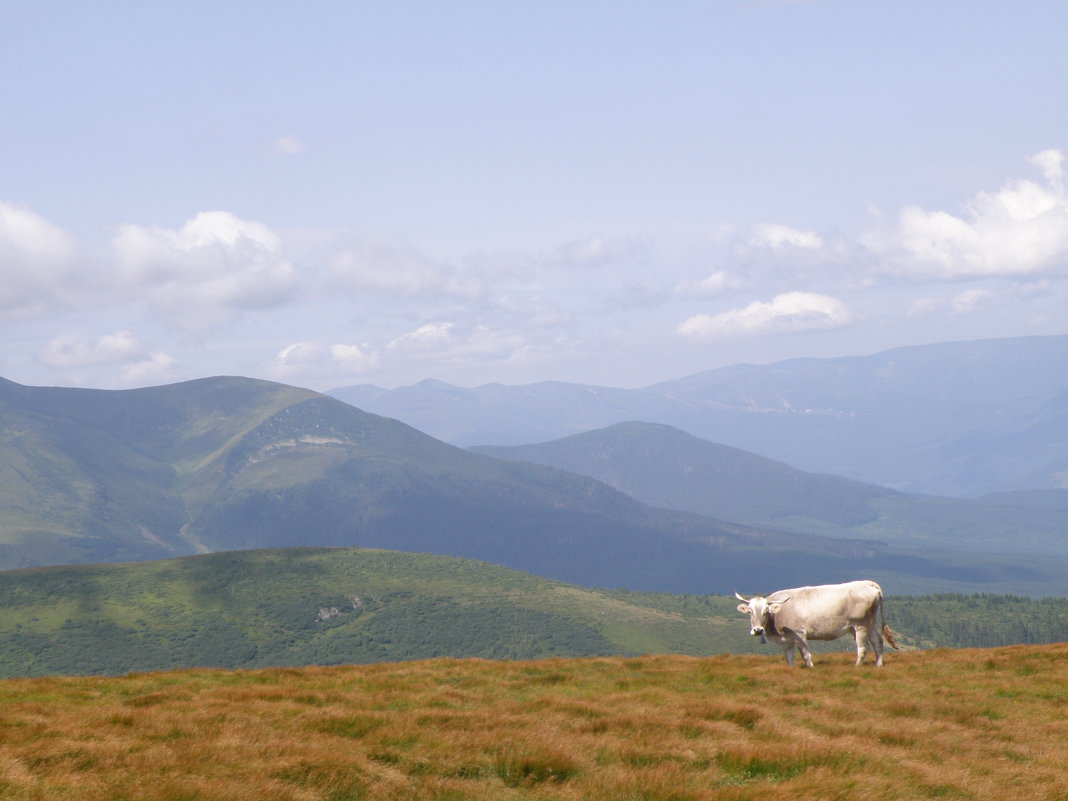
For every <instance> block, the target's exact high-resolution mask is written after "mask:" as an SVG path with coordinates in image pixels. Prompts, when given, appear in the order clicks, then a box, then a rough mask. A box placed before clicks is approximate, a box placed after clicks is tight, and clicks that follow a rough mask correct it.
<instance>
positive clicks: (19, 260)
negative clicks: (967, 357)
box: [0, 201, 77, 311]
mask: <svg viewBox="0 0 1068 801" xmlns="http://www.w3.org/2000/svg"><path fill="white" fill-rule="evenodd" d="M76 254H77V246H76V244H75V242H74V239H73V238H72V237H71V236H70V235H69V234H67V233H66V232H65V231H64V230H63V229H61V228H59V227H58V226H56V225H54V224H52V223H50V222H48V221H47V220H45V219H44V218H43V217H41V216H39V215H38V214H36V213H34V212H33V211H30V210H29V209H27V208H25V207H24V206H18V205H12V204H9V203H4V202H2V201H0V311H15V310H39V309H41V308H42V307H45V306H48V305H50V304H51V303H53V302H54V301H55V300H56V299H57V298H58V297H59V296H60V295H61V294H62V292H63V290H64V289H65V288H67V287H66V286H65V285H66V284H68V283H69V282H70V281H71V280H72V279H73V278H74V277H75V275H74V259H75V256H76Z"/></svg>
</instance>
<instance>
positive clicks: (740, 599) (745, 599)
mask: <svg viewBox="0 0 1068 801" xmlns="http://www.w3.org/2000/svg"><path fill="white" fill-rule="evenodd" d="M734 597H735V598H737V599H738V600H739V601H744V602H745V603H749V599H748V598H743V597H742V596H741V595H739V594H738V590H735V591H734Z"/></svg>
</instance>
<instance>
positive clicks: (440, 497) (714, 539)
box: [0, 377, 879, 592]
mask: <svg viewBox="0 0 1068 801" xmlns="http://www.w3.org/2000/svg"><path fill="white" fill-rule="evenodd" d="M0 423H2V432H3V433H2V440H0V486H2V488H3V489H2V490H0V567H5V568H14V567H24V566H32V565H48V564H66V563H85V562H124V561H132V560H145V559H157V558H161V557H168V556H180V555H185V554H192V553H203V552H212V551H227V550H240V549H252V548H278V547H293V546H304V545H318V546H333V545H358V546H364V547H376V548H389V549H395V550H402V551H421V552H427V553H436V554H445V555H452V556H459V557H467V558H475V559H481V560H485V561H490V562H494V563H498V564H502V565H507V566H510V567H514V568H517V569H522V570H525V571H528V572H532V573H536V574H539V575H544V576H547V577H550V578H555V579H559V580H565V581H573V582H575V583H579V584H585V585H588V586H609V587H612V586H614V587H622V586H629V587H632V588H640V589H655V590H678V591H693V592H707V591H712V590H713V589H716V588H719V589H724V588H726V587H727V586H729V582H731V581H732V580H734V581H737V580H740V579H747V580H749V581H752V582H753V583H756V579H757V576H759V575H765V576H766V575H774V576H778V577H779V578H783V577H784V576H785V575H786V574H787V572H788V571H789V569H790V568H791V565H793V564H795V563H796V557H794V558H792V557H791V554H793V553H794V552H804V553H806V554H808V555H807V556H806V557H804V560H803V561H810V562H812V563H813V564H812V568H813V570H814V571H815V572H817V573H819V574H821V575H826V576H828V577H834V576H838V575H841V574H842V573H843V571H846V572H848V571H850V570H854V569H856V566H855V565H854V562H855V561H856V559H857V558H858V556H859V557H862V558H868V557H870V555H872V554H874V553H876V552H877V551H878V550H879V548H878V547H877V546H864V547H859V546H858V545H857V544H856V543H850V542H843V541H840V540H833V539H826V538H813V537H808V536H798V535H793V534H786V533H783V532H778V531H773V530H762V529H757V528H753V527H746V526H739V525H736V524H732V523H724V522H718V521H713V520H710V519H708V518H706V517H701V516H698V515H693V514H686V513H680V512H673V511H668V510H661V509H655V508H651V507H648V506H646V505H644V504H642V503H640V502H638V501H636V500H634V499H633V498H631V497H629V496H627V495H625V494H623V493H621V492H618V491H616V490H613V489H611V488H610V487H608V486H606V485H604V484H602V483H601V482H598V481H595V480H592V479H589V478H586V477H582V476H578V475H575V474H573V473H567V472H564V471H561V470H556V469H552V468H546V467H540V466H536V465H528V464H520V463H516V462H508V461H502V460H499V459H494V458H491V457H488V456H483V455H479V454H474V453H469V452H466V451H464V450H462V449H460V448H456V447H454V446H451V445H447V444H445V443H443V442H440V441H438V440H435V439H433V438H432V437H430V436H427V435H425V434H422V433H420V432H419V431H416V430H415V429H414V428H411V427H409V426H407V425H405V424H403V423H400V422H398V421H396V420H390V419H386V418H383V417H379V416H377V415H374V414H369V413H367V412H363V411H361V410H359V409H356V408H354V407H352V406H349V405H347V404H345V403H342V402H341V401H339V400H336V399H334V398H330V397H327V396H325V395H320V394H318V393H314V392H311V391H308V390H302V389H297V388H294V387H287V386H284V385H280V384H272V383H270V382H263V381H257V380H252V379H244V378H231V377H220V378H212V379H201V380H197V381H190V382H185V383H181V384H174V385H169V386H165V387H153V388H149V389H141V390H123V391H108V390H83V389H61V388H41V387H25V386H21V385H18V384H14V383H12V382H9V381H5V382H3V383H0ZM758 554H759V555H760V556H762V557H763V564H760V563H759V562H758V559H757V555H758Z"/></svg>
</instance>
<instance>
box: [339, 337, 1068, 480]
mask: <svg viewBox="0 0 1068 801" xmlns="http://www.w3.org/2000/svg"><path fill="white" fill-rule="evenodd" d="M331 394H333V395H334V396H335V397H338V398H341V399H343V400H347V401H350V402H353V403H357V404H358V405H360V406H361V407H362V408H366V409H368V410H370V411H374V412H377V413H379V414H385V415H389V416H391V417H396V418H398V419H401V420H404V421H405V422H407V423H409V424H411V425H413V426H415V427H416V428H419V429H420V430H422V431H426V432H427V433H430V434H432V435H433V436H437V437H439V438H442V439H444V440H446V441H449V442H452V443H454V444H459V445H464V446H470V445H519V444H532V443H537V442H544V441H547V440H553V439H557V438H560V437H565V436H569V435H571V434H576V433H580V432H582V431H589V430H593V429H597V428H603V427H605V426H608V425H612V424H614V423H621V422H626V421H632V420H640V421H644V422H654V423H665V424H668V425H672V426H675V427H677V428H679V429H681V430H683V431H686V432H687V433H689V434H693V435H694V436H698V437H701V438H703V439H707V440H710V441H713V442H719V443H723V444H725V445H730V446H733V447H737V448H741V449H744V450H747V451H751V452H753V453H758V454H760V455H762V456H766V457H768V458H771V459H776V460H779V461H782V462H786V463H787V464H790V465H792V466H794V467H797V468H800V469H804V470H806V471H810V472H819V473H831V474H834V475H839V476H843V477H846V478H850V479H854V480H857V481H863V482H865V483H869V484H879V485H882V486H887V487H893V488H895V489H902V490H909V491H913V492H923V493H928V494H932V495H951V496H973V497H974V496H978V495H983V494H986V493H990V492H1000V491H1011V490H1028V489H1051V488H1063V487H1066V486H1068V336H1051V337H1020V338H1013V339H990V340H981V341H975V342H954V343H943V344H936V345H926V346H918V347H908V348H897V349H894V350H890V351H885V352H883V353H877V354H874V355H871V356H855V357H848V358H837V359H791V360H788V361H783V362H777V363H775V364H769V365H735V366H732V367H725V368H721V369H716V370H709V371H706V372H703V373H698V374H696V375H692V376H688V377H686V378H681V379H679V380H676V381H667V382H663V383H659V384H654V385H652V386H649V387H645V388H642V389H635V390H624V389H612V388H606V387H596V386H584V385H578V384H561V383H543V384H530V385H525V386H502V385H498V384H490V385H486V386H482V387H476V388H473V389H463V388H460V387H453V386H450V385H447V384H443V383H441V382H437V381H424V382H421V383H419V384H416V385H415V386H411V387H402V388H398V389H394V390H389V391H387V390H382V389H379V388H374V387H349V388H342V389H337V390H334V391H333V392H332V393H331Z"/></svg>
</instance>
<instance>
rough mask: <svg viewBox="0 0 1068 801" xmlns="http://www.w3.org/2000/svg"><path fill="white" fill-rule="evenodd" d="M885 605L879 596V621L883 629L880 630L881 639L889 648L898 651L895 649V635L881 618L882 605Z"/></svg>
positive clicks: (898, 649) (882, 617)
mask: <svg viewBox="0 0 1068 801" xmlns="http://www.w3.org/2000/svg"><path fill="white" fill-rule="evenodd" d="M885 603H886V601H885V600H884V599H883V597H882V595H881V594H880V596H879V620H880V622H882V624H883V628H882V632H883V639H884V640H885V641H886V642H888V643H890V647H891V648H893V649H894V650H895V651H900V650H901V649H900V648H898V647H897V639H896V635H895V634H894V630H893V629H892V628H890V627H889V626H888V625H886V618H885V617H884V616H883V605H884V604H885Z"/></svg>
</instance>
